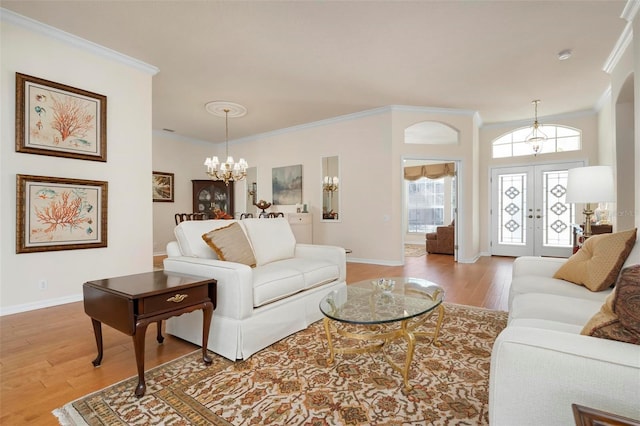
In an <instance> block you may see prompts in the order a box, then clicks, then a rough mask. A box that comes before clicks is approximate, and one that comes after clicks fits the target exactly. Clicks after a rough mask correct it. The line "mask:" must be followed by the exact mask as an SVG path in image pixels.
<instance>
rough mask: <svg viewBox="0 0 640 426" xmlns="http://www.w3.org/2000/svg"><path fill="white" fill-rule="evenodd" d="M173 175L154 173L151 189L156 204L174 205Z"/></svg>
mask: <svg viewBox="0 0 640 426" xmlns="http://www.w3.org/2000/svg"><path fill="white" fill-rule="evenodd" d="M173 178H174V175H173V173H168V172H155V171H154V172H153V174H152V177H151V188H152V191H153V201H154V202H165V203H173V188H174V184H173V180H174V179H173Z"/></svg>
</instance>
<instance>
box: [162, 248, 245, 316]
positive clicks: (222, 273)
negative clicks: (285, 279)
mask: <svg viewBox="0 0 640 426" xmlns="http://www.w3.org/2000/svg"><path fill="white" fill-rule="evenodd" d="M164 269H165V270H166V271H171V272H178V273H182V274H190V275H196V276H201V277H207V278H215V279H216V280H217V282H218V285H217V304H216V309H215V311H214V315H216V314H217V315H222V316H225V317H229V318H233V319H243V318H248V317H250V316H251V315H252V312H253V270H252V269H251V267H249V266H247V265H243V264H242V263H235V262H226V261H222V260H214V259H202V258H197V257H187V256H179V257H168V258H166V259H164Z"/></svg>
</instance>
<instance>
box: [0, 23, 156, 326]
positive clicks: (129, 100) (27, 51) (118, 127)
mask: <svg viewBox="0 0 640 426" xmlns="http://www.w3.org/2000/svg"><path fill="white" fill-rule="evenodd" d="M0 25H1V27H0V43H1V44H0V51H1V62H2V63H1V71H0V72H1V74H0V90H1V93H2V96H1V103H0V109H1V111H2V114H1V118H0V120H1V121H0V123H1V130H0V132H1V133H0V134H1V138H2V145H1V146H0V198H1V199H2V203H1V205H0V225H1V226H0V229H1V231H0V232H1V233H0V309H1V313H2V314H9V313H13V312H19V311H23V310H30V309H35V308H39V307H44V306H51V305H55V304H60V303H65V302H70V301H76V300H81V298H82V284H83V283H84V282H86V281H88V280H92V279H98V278H104V277H109V276H118V275H126V274H131V273H138V272H143V271H150V270H151V269H152V256H151V254H152V223H151V221H152V210H151V178H150V176H151V160H150V159H151V144H152V138H151V80H152V74H153V73H154V72H155V69H154V68H153V67H151V66H148V65H146V64H142V63H140V62H136V61H135V60H133V59H131V58H125V57H120V56H119V55H118V54H117V53H115V52H113V51H109V52H106V51H105V50H102V49H101V48H99V47H98V46H96V45H88V44H87V43H85V42H84V41H82V40H80V39H77V38H75V37H73V36H70V35H69V34H66V33H61V32H59V31H57V30H54V29H52V28H50V27H42V26H39V25H38V24H37V23H35V21H30V20H23V19H21V18H20V17H19V16H16V15H13V14H10V13H5V11H3V12H2V21H1V23H0ZM105 53H106V54H105ZM16 72H21V73H24V74H28V75H32V76H35V77H40V78H44V79H47V80H52V81H55V82H58V83H62V84H66V85H69V86H73V87H78V88H82V89H85V90H89V91H92V92H96V93H100V94H102V95H106V96H107V160H108V161H107V162H106V163H102V162H96V161H85V160H75V159H66V158H59V157H50V156H43V155H32V154H24V153H17V152H15V144H14V141H15V73H16ZM16 174H33V175H41V176H55V177H69V178H79V179H90V180H101V181H107V182H108V185H109V186H108V196H109V199H108V247H106V248H99V249H84V250H65V251H55V252H42V253H25V254H16V238H15V229H16V189H15V187H16ZM40 280H46V281H47V284H48V288H47V289H46V290H40V289H39V287H38V282H39V281H40Z"/></svg>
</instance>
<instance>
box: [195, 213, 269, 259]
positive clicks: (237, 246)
mask: <svg viewBox="0 0 640 426" xmlns="http://www.w3.org/2000/svg"><path fill="white" fill-rule="evenodd" d="M202 239H203V240H204V241H205V242H206V243H207V245H208V246H209V247H211V248H212V249H213V251H215V252H216V254H217V255H218V258H219V259H220V260H226V261H229V262H236V263H243V264H245V265H249V266H251V267H253V266H256V258H255V257H254V256H253V250H252V249H251V245H250V244H249V240H248V239H247V236H246V235H245V233H244V231H243V230H242V227H241V226H240V225H239V224H238V223H237V222H232V223H230V224H229V225H227V226H223V227H222V228H218V229H214V230H212V231H209V232H207V233H206V234H203V235H202Z"/></svg>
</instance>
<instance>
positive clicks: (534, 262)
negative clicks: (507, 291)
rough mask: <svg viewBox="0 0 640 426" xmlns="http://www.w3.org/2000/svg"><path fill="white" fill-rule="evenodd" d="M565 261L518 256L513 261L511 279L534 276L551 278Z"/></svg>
mask: <svg viewBox="0 0 640 426" xmlns="http://www.w3.org/2000/svg"><path fill="white" fill-rule="evenodd" d="M566 261H567V259H562V258H557V257H540V256H520V257H518V258H516V259H515V260H514V261H513V269H512V277H513V278H515V277H518V276H522V275H535V276H539V277H553V274H555V273H556V271H557V270H558V269H560V266H562V265H563V264H564V263H565V262H566Z"/></svg>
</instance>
